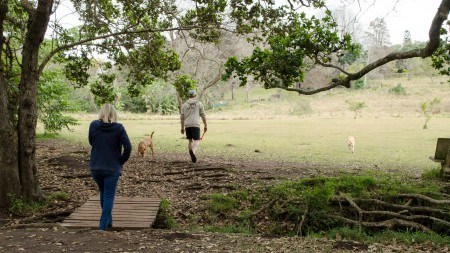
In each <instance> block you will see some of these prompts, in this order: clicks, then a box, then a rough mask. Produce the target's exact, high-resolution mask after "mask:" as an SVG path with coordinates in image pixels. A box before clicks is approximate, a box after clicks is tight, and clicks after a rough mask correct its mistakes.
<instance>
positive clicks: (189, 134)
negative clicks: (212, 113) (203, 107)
mask: <svg viewBox="0 0 450 253" xmlns="http://www.w3.org/2000/svg"><path fill="white" fill-rule="evenodd" d="M185 130H186V139H188V140H190V139H194V140H195V141H198V140H200V127H186V129H185Z"/></svg>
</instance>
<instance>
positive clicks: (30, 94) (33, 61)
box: [18, 0, 53, 200]
mask: <svg viewBox="0 0 450 253" xmlns="http://www.w3.org/2000/svg"><path fill="white" fill-rule="evenodd" d="M52 5H53V0H39V1H38V6H37V9H31V10H28V13H29V15H30V18H29V22H28V31H27V35H26V38H25V43H24V47H23V51H22V73H21V77H20V83H19V89H20V95H19V112H18V131H19V134H18V144H19V149H18V150H19V157H18V158H19V176H20V184H21V186H22V189H21V190H22V196H23V197H24V198H26V199H28V200H35V199H37V198H39V197H40V196H41V192H40V187H39V181H38V174H37V168H36V157H35V155H36V142H35V141H36V123H37V93H38V92H37V91H38V81H39V72H38V69H39V65H38V64H39V62H38V56H39V47H40V45H41V43H42V41H43V39H44V35H45V32H46V30H47V25H48V22H49V19H50V15H51V9H52Z"/></svg>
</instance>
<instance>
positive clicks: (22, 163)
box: [0, 0, 450, 206]
mask: <svg viewBox="0 0 450 253" xmlns="http://www.w3.org/2000/svg"><path fill="white" fill-rule="evenodd" d="M65 1H69V0H35V1H31V0H21V1H17V0H0V30H1V31H0V32H1V33H0V35H1V36H0V49H1V50H0V140H1V144H0V153H1V154H0V164H1V166H0V205H1V206H5V205H8V204H9V198H8V194H12V195H15V196H19V197H23V198H25V199H30V200H32V199H36V198H39V197H40V195H41V193H40V189H39V182H38V180H37V168H36V161H35V151H36V145H35V137H36V123H37V111H38V108H37V101H38V82H39V79H40V77H41V76H42V74H43V72H44V71H45V68H46V66H47V65H48V63H50V62H52V61H57V62H58V63H60V64H64V65H65V74H66V77H67V78H68V79H69V80H70V81H71V82H72V83H73V84H74V86H75V87H84V86H88V85H89V87H90V89H91V91H92V92H93V93H94V94H95V95H96V96H97V97H98V98H103V99H104V100H99V101H103V102H105V101H108V100H109V101H110V100H111V99H114V98H115V96H114V94H112V93H113V92H114V90H113V89H111V87H112V84H113V83H114V79H115V75H114V72H112V71H108V69H112V67H113V66H114V65H116V66H115V67H117V68H119V69H120V68H125V67H126V68H128V70H129V72H128V75H127V83H128V93H129V95H130V96H136V95H138V94H139V93H140V92H141V91H142V87H145V86H147V85H150V84H151V83H152V82H153V81H155V80H157V79H166V78H167V77H168V75H169V73H170V72H173V71H176V70H178V69H179V68H180V67H181V66H180V60H179V56H178V55H177V54H176V53H175V52H174V51H173V50H172V49H171V48H169V47H168V44H169V43H168V42H167V39H166V36H165V34H166V33H168V32H170V31H186V32H189V36H190V37H192V38H193V39H196V40H198V41H210V42H211V41H212V42H219V41H220V39H221V36H222V35H223V33H222V31H231V32H233V33H237V34H249V35H250V34H251V35H252V38H253V39H251V41H252V42H253V45H254V46H255V49H254V50H253V54H252V55H251V56H249V57H248V58H244V59H242V60H239V59H237V58H231V59H230V60H228V62H227V63H226V66H227V67H228V70H227V73H226V75H225V77H226V76H228V77H230V76H231V75H232V74H233V73H236V74H237V75H238V76H239V78H240V80H241V82H242V84H245V82H246V81H247V75H253V76H255V79H256V80H259V81H261V82H262V83H264V85H265V87H266V88H274V87H279V88H283V89H287V90H295V91H297V92H299V93H300V94H314V93H317V92H320V91H324V90H329V89H331V88H333V87H337V86H344V87H350V82H351V81H352V80H357V79H359V78H361V77H362V76H363V75H365V74H366V73H368V72H370V71H372V70H373V69H376V68H377V67H379V66H382V65H383V64H386V63H388V62H390V61H393V60H396V59H407V58H412V57H429V56H431V55H433V54H434V53H435V52H438V54H435V59H434V62H435V63H436V65H435V67H436V68H442V66H445V63H446V61H448V60H449V59H446V58H443V56H442V55H444V56H445V55H448V53H447V52H448V49H442V50H441V51H440V50H438V49H440V46H441V45H442V44H441V43H442V42H443V41H441V40H440V35H441V34H440V30H441V28H442V24H443V22H444V20H446V19H447V18H448V13H449V10H450V0H442V1H441V4H440V7H439V9H438V11H437V13H436V16H435V18H434V20H433V22H432V24H431V27H430V41H429V42H428V44H427V45H426V46H425V47H424V48H420V49H415V50H410V51H405V52H395V53H393V54H390V55H388V56H386V57H384V58H381V59H379V60H377V61H375V62H373V63H371V64H369V65H367V66H365V67H364V68H363V69H361V70H360V71H358V72H356V73H350V72H347V71H346V70H345V69H342V68H340V67H339V66H338V65H335V64H334V63H336V58H337V57H339V56H340V55H342V54H343V53H344V52H352V53H357V50H359V48H358V47H357V46H356V45H355V44H354V43H352V40H351V37H350V36H348V35H344V36H342V37H340V36H339V35H338V33H337V30H336V28H337V25H336V23H335V22H334V21H333V18H332V16H331V12H330V11H329V10H328V9H327V8H326V6H325V2H324V1H323V0H286V1H277V3H275V2H274V1H273V0H246V1H241V0H192V1H188V2H189V3H190V4H186V5H180V4H179V3H178V2H177V1H175V0H163V1H152V0H135V1H129V0H97V1H87V0H70V3H71V4H72V5H73V6H74V12H75V13H77V15H78V17H79V20H80V22H81V24H80V25H79V26H77V27H72V29H68V28H65V27H64V26H63V25H62V24H61V23H60V21H61V20H60V19H58V17H56V18H54V19H53V20H52V21H50V17H51V16H52V15H53V14H55V11H56V10H57V9H58V8H59V7H61V6H65ZM184 6H186V8H187V9H180V8H181V7H184ZM302 8H303V9H305V8H319V9H323V10H324V13H325V14H324V16H323V17H322V18H320V19H319V18H316V17H309V16H308V15H306V14H305V12H301V10H302ZM48 29H50V30H49V31H48ZM45 34H50V35H52V36H51V38H50V39H49V40H48V41H49V42H48V43H50V45H51V47H50V48H51V50H50V51H49V52H48V53H43V51H42V50H41V49H42V47H43V46H44V45H43V43H44V37H45ZM46 41H47V40H46ZM45 43H47V42H45ZM261 44H264V45H262V46H259V45H261ZM446 53H447V54H446ZM96 55H104V56H107V62H105V63H104V65H103V69H104V72H103V73H102V74H101V75H99V79H98V80H96V81H94V82H91V80H90V76H89V72H88V70H89V68H90V66H91V64H92V62H93V61H92V60H93V58H94V57H95V56H96ZM307 62H313V63H314V64H319V65H321V66H324V67H331V68H335V69H338V70H339V71H340V72H342V73H341V74H342V77H340V78H337V79H333V80H332V82H331V83H329V84H327V85H325V86H323V87H319V88H317V89H313V90H304V89H302V88H301V87H300V86H296V84H298V82H301V81H302V80H303V77H304V72H305V69H306V66H305V63H307ZM292 87H300V88H292Z"/></svg>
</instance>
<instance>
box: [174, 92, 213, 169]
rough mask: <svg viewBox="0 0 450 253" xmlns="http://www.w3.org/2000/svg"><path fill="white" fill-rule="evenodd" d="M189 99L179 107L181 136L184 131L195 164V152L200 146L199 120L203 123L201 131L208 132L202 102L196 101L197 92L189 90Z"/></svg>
mask: <svg viewBox="0 0 450 253" xmlns="http://www.w3.org/2000/svg"><path fill="white" fill-rule="evenodd" d="M188 95H189V99H188V100H187V101H186V102H185V103H184V104H183V105H182V106H181V116H180V119H181V134H184V132H185V131H186V138H187V139H188V140H189V143H188V148H189V155H190V156H191V161H192V162H193V163H196V162H197V157H196V156H195V152H196V151H197V149H198V148H199V146H200V118H201V119H202V121H203V125H204V128H203V131H204V132H206V131H207V130H208V128H207V124H206V115H205V109H204V107H203V104H202V102H200V101H198V99H197V92H196V91H195V90H189V92H188Z"/></svg>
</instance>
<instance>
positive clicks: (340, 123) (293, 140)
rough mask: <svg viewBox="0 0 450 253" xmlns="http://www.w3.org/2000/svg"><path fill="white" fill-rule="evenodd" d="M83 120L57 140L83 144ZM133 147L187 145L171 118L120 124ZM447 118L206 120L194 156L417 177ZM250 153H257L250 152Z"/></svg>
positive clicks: (444, 133)
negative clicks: (351, 141)
mask: <svg viewBox="0 0 450 253" xmlns="http://www.w3.org/2000/svg"><path fill="white" fill-rule="evenodd" d="M93 119H95V115H90V116H84V117H83V119H82V120H81V121H80V123H81V124H80V125H79V126H76V127H74V128H73V131H63V132H62V133H61V137H62V138H64V139H69V140H72V141H76V142H79V143H82V144H84V145H88V143H87V132H88V127H89V123H90V121H91V120H93ZM120 122H122V123H123V124H124V126H125V127H126V129H127V132H128V135H129V137H130V139H131V141H132V144H133V146H134V147H136V146H137V143H138V142H139V140H140V139H141V138H142V137H144V135H148V134H150V133H151V132H152V131H156V132H155V134H154V144H155V150H156V153H158V152H174V153H180V154H183V155H184V154H185V153H186V146H187V141H186V140H185V139H183V136H182V135H181V133H180V125H179V120H178V119H177V118H176V117H168V118H166V119H162V118H158V119H149V118H145V117H142V118H139V117H138V116H136V115H135V117H134V118H133V117H130V115H128V119H124V120H121V121H120ZM449 124H450V119H447V118H435V119H432V120H431V121H430V123H429V129H427V130H423V129H422V125H423V118H357V119H353V118H351V117H350V118H290V119H270V120H219V119H215V120H214V119H213V120H210V121H209V123H208V125H209V130H208V132H207V134H206V135H205V137H204V140H203V141H202V144H201V149H200V155H202V154H204V155H212V156H215V155H218V156H223V157H225V158H233V157H236V158H243V159H248V160H260V161H279V162H306V163H317V164H323V165H338V166H342V168H343V169H345V168H351V167H352V166H353V165H361V164H364V165H366V167H367V168H368V169H370V168H375V166H377V167H378V168H379V169H386V170H393V169H394V170H397V169H399V168H401V169H404V170H407V171H405V172H414V173H419V174H420V173H421V172H422V171H423V170H424V169H430V168H436V166H438V164H436V163H434V162H432V161H430V160H429V159H428V157H429V156H431V155H433V154H434V150H435V145H436V139H437V138H438V137H449V134H448V125H449ZM349 135H353V136H355V138H356V152H355V154H352V153H351V152H350V151H349V150H348V149H347V136H349ZM255 150H259V151H261V152H260V153H259V152H255Z"/></svg>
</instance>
